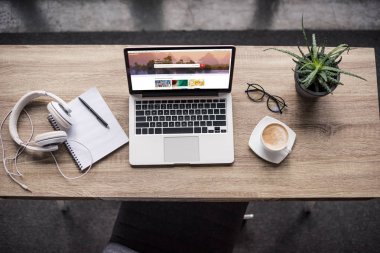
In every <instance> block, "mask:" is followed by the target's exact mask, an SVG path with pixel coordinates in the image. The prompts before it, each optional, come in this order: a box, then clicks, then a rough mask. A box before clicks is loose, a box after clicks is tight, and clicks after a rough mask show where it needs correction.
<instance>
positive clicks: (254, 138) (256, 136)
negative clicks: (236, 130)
mask: <svg viewBox="0 0 380 253" xmlns="http://www.w3.org/2000/svg"><path fill="white" fill-rule="evenodd" d="M271 123H278V124H281V125H282V126H284V127H285V128H286V129H287V130H288V133H289V139H288V146H287V147H288V149H289V150H292V147H293V145H294V142H295V140H296V133H295V132H294V131H293V130H292V129H291V128H290V127H288V126H287V125H286V124H284V123H282V122H281V121H279V120H277V119H274V118H272V117H269V116H265V117H264V118H263V119H262V120H260V122H259V123H258V124H257V125H256V127H255V129H253V131H252V134H251V137H250V138H249V142H248V145H249V147H250V148H251V149H252V150H253V152H255V153H256V154H257V155H258V156H260V157H261V158H263V159H264V160H266V161H268V162H271V163H277V164H278V163H280V162H282V160H284V159H285V157H286V156H287V155H288V154H289V153H290V152H288V151H286V150H281V151H268V150H266V149H265V148H264V146H263V144H262V142H261V137H260V135H261V132H262V131H263V129H264V128H265V127H266V126H267V125H268V124H271Z"/></svg>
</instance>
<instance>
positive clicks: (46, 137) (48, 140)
mask: <svg viewBox="0 0 380 253" xmlns="http://www.w3.org/2000/svg"><path fill="white" fill-rule="evenodd" d="M66 140H67V134H66V132H64V131H53V132H47V133H42V134H38V135H36V137H34V143H35V145H36V146H39V147H44V146H49V145H57V144H60V143H63V142H65V141H66Z"/></svg>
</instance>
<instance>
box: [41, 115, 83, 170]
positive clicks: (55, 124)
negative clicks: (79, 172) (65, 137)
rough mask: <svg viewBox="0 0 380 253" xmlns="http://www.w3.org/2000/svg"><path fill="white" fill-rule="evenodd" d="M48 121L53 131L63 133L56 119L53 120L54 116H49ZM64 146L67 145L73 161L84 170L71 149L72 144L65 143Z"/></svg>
mask: <svg viewBox="0 0 380 253" xmlns="http://www.w3.org/2000/svg"><path fill="white" fill-rule="evenodd" d="M48 120H49V122H50V125H51V126H52V127H53V129H54V130H55V131H61V129H60V127H59V125H58V123H57V122H56V121H55V119H54V118H53V116H52V115H51V114H49V116H48ZM64 144H65V146H66V148H67V150H68V151H69V152H70V154H71V157H72V158H73V160H74V162H75V163H76V165H77V166H78V167H79V168H80V169H82V168H83V166H82V164H81V163H80V161H79V159H78V158H77V156H76V154H75V153H74V150H73V149H72V148H71V146H70V143H68V142H67V141H65V142H64Z"/></svg>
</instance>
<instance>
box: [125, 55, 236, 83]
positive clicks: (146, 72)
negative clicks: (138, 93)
mask: <svg viewBox="0 0 380 253" xmlns="http://www.w3.org/2000/svg"><path fill="white" fill-rule="evenodd" d="M231 55H232V49H186V50H185V49H181V50H152V51H147V50H144V51H130V52H128V59H129V72H130V75H131V82H132V89H133V90H168V89H169V90H172V89H228V85H229V81H230V71H231V69H230V66H231Z"/></svg>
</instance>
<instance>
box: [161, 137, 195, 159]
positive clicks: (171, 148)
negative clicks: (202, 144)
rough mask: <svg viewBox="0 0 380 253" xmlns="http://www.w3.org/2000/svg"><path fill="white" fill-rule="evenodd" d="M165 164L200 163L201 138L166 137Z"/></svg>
mask: <svg viewBox="0 0 380 253" xmlns="http://www.w3.org/2000/svg"><path fill="white" fill-rule="evenodd" d="M164 153H165V158H164V159H165V162H173V163H190V162H196V161H199V137H198V136H188V137H164Z"/></svg>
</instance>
